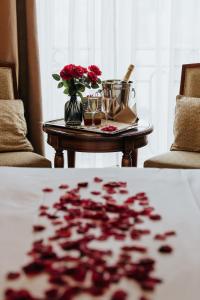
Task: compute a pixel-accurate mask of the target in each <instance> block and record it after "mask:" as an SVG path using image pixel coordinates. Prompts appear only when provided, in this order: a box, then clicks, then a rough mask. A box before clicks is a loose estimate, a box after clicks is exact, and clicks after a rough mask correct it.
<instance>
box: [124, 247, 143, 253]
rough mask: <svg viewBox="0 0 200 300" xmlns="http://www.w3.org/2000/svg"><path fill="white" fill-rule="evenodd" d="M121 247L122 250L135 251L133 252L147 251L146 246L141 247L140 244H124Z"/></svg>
mask: <svg viewBox="0 0 200 300" xmlns="http://www.w3.org/2000/svg"><path fill="white" fill-rule="evenodd" d="M121 249H122V250H124V251H135V252H141V253H146V252H147V248H146V247H142V246H124V247H122V248H121Z"/></svg>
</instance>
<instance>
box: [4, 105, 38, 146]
mask: <svg viewBox="0 0 200 300" xmlns="http://www.w3.org/2000/svg"><path fill="white" fill-rule="evenodd" d="M26 134H27V126H26V121H25V118H24V106H23V102H22V101H21V100H0V152H9V151H33V147H32V145H31V143H30V142H29V141H28V140H27V138H26Z"/></svg>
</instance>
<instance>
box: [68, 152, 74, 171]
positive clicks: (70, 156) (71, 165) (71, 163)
mask: <svg viewBox="0 0 200 300" xmlns="http://www.w3.org/2000/svg"><path fill="white" fill-rule="evenodd" d="M67 160H68V168H75V160H76V152H75V151H73V150H67Z"/></svg>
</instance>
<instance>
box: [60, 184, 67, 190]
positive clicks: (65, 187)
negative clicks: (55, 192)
mask: <svg viewBox="0 0 200 300" xmlns="http://www.w3.org/2000/svg"><path fill="white" fill-rule="evenodd" d="M68 188H69V186H68V184H61V185H59V189H61V190H66V189H68Z"/></svg>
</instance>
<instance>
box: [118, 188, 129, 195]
mask: <svg viewBox="0 0 200 300" xmlns="http://www.w3.org/2000/svg"><path fill="white" fill-rule="evenodd" d="M119 193H120V194H128V190H125V189H121V190H119Z"/></svg>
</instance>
